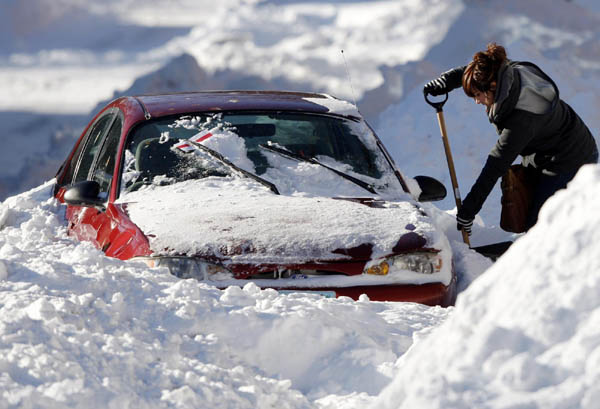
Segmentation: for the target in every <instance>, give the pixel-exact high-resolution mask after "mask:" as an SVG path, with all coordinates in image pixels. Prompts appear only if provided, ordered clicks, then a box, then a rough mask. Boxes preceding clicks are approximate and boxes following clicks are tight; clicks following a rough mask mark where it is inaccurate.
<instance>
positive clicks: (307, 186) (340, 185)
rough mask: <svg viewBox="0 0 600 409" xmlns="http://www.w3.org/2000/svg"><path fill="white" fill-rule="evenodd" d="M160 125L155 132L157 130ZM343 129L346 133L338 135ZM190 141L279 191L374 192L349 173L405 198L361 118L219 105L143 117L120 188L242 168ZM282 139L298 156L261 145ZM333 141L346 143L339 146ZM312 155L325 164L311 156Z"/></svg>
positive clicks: (131, 143) (383, 194) (390, 195)
mask: <svg viewBox="0 0 600 409" xmlns="http://www.w3.org/2000/svg"><path fill="white" fill-rule="evenodd" d="M232 122H233V123H232ZM334 126H335V127H337V128H335V129H333V128H332V127H334ZM338 128H339V129H338ZM276 129H277V131H276ZM276 132H277V134H276ZM342 132H343V134H342ZM158 133H160V137H157V136H155V135H157V134H158ZM342 135H343V136H344V139H342V140H340V141H337V139H336V138H340V137H341V136H342ZM242 136H243V137H242ZM274 141H275V142H274ZM336 141H337V142H336ZM195 144H202V145H203V146H205V147H207V148H209V149H211V150H213V151H215V152H217V153H218V154H220V155H222V156H223V157H224V158H225V159H227V160H228V161H230V162H231V163H233V164H234V165H235V166H237V167H238V168H240V169H243V170H245V171H247V172H250V173H251V174H253V175H255V176H259V178H261V179H264V180H266V181H268V182H270V183H272V184H274V185H275V186H276V187H277V189H278V190H279V192H280V193H282V194H286V195H297V196H328V197H331V196H338V197H365V196H373V193H372V192H369V191H368V189H365V188H364V187H362V186H360V183H359V184H357V183H356V182H353V181H351V180H349V179H352V178H354V179H356V180H358V181H359V182H364V183H363V184H364V185H372V186H373V187H374V189H375V190H376V191H377V194H378V195H379V196H381V197H385V198H388V199H406V198H408V195H406V193H405V192H404V191H403V190H402V187H401V185H400V182H399V181H398V178H397V177H396V175H395V174H394V173H393V171H392V168H391V167H390V165H389V163H388V161H387V160H386V158H385V157H384V154H383V152H382V151H381V150H380V148H379V146H378V145H377V142H376V140H375V138H374V136H373V134H372V132H371V130H370V129H369V128H368V126H367V125H366V124H365V123H364V121H351V120H342V119H339V118H337V119H334V118H328V117H323V116H311V115H306V114H304V115H299V114H294V113H271V114H268V115H266V114H265V115H249V114H237V115H235V114H234V115H229V116H225V117H224V115H223V114H220V113H219V114H211V115H206V116H202V117H201V116H184V117H182V118H180V119H178V120H175V121H174V122H164V121H163V122H154V123H148V124H146V125H143V126H142V127H141V128H140V129H138V130H136V131H135V132H134V135H133V137H132V138H131V139H130V141H129V142H128V148H127V151H126V156H125V166H124V172H123V181H124V183H122V189H123V192H122V193H126V192H128V191H132V190H138V189H140V188H142V189H143V188H144V186H147V185H149V184H154V185H165V184H169V183H175V182H179V181H182V180H187V179H191V178H198V177H206V176H209V175H214V172H212V169H215V168H219V169H218V173H220V174H222V175H229V176H233V175H237V176H239V172H238V173H236V172H232V171H231V169H229V171H227V170H224V169H223V166H224V165H223V162H222V161H219V160H216V159H215V158H214V157H213V158H212V159H211V158H209V157H207V153H206V152H203V151H202V150H200V149H199V148H198V146H195ZM279 144H284V145H282V146H280V147H282V148H283V149H284V150H286V151H290V152H292V153H293V154H295V155H297V156H298V157H297V158H295V159H294V158H290V157H287V156H285V155H281V154H280V153H277V152H272V151H268V150H267V149H264V146H266V145H271V146H279ZM335 144H338V146H343V148H340V147H337V148H336V147H335ZM208 156H210V155H208ZM146 157H150V158H151V159H150V160H148V161H147V162H148V165H145V164H144V161H145V158H146ZM304 158H306V159H308V160H305V159H304ZM336 158H339V159H336ZM313 159H314V160H317V161H318V162H320V163H322V164H323V165H326V166H322V165H320V164H318V163H310V160H313ZM215 161H216V163H215ZM183 162H185V164H183ZM313 162H314V161H313ZM144 167H149V170H148V172H146V173H144V171H143V169H142V168H144ZM226 167H227V166H225V168H226ZM327 167H330V168H333V169H335V170H337V171H339V172H341V173H344V174H346V175H348V176H350V177H344V175H340V174H336V173H334V172H333V171H332V170H331V169H327ZM165 174H166V175H165ZM165 176H166V177H165Z"/></svg>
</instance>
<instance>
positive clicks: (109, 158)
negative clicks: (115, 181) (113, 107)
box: [92, 116, 123, 198]
mask: <svg viewBox="0 0 600 409" xmlns="http://www.w3.org/2000/svg"><path fill="white" fill-rule="evenodd" d="M122 127H123V120H122V119H121V117H120V116H117V118H116V119H115V121H114V122H113V124H112V126H111V127H110V131H108V135H107V136H106V141H105V142H104V145H102V149H101V151H100V155H99V156H98V160H97V162H96V167H95V169H94V171H93V173H92V180H95V181H96V182H98V184H99V185H100V194H101V195H103V197H105V198H108V191H109V189H110V183H111V181H112V178H113V174H114V170H115V162H116V157H117V150H118V148H119V141H120V139H121V129H122Z"/></svg>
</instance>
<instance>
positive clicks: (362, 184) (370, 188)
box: [258, 143, 377, 194]
mask: <svg viewBox="0 0 600 409" xmlns="http://www.w3.org/2000/svg"><path fill="white" fill-rule="evenodd" d="M258 146H259V147H260V148H262V149H265V150H267V151H270V152H275V153H277V154H279V155H281V156H285V157H288V158H291V159H295V160H298V161H304V162H308V163H314V164H315V165H319V166H323V167H324V168H325V169H329V170H330V171H332V172H334V173H336V174H338V175H340V176H341V177H343V178H344V179H347V180H349V181H351V182H352V183H354V184H356V185H358V186H360V187H362V188H363V189H365V190H367V191H368V192H370V193H373V194H377V192H376V191H375V189H374V188H373V186H372V185H370V184H369V183H367V182H364V181H362V180H360V179H357V178H355V177H354V176H350V175H348V174H346V173H344V172H341V171H339V170H337V169H334V168H332V167H331V166H327V165H325V164H323V163H321V162H319V161H318V160H316V159H315V158H307V157H304V156H302V155H299V154H297V153H295V152H292V151H289V150H287V149H285V148H280V147H277V146H273V145H265V144H262V143H261V144H259V145H258Z"/></svg>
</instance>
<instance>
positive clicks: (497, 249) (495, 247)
mask: <svg viewBox="0 0 600 409" xmlns="http://www.w3.org/2000/svg"><path fill="white" fill-rule="evenodd" d="M427 97H428V95H427V94H425V101H427V103H428V104H429V105H431V106H432V107H434V108H435V110H436V112H437V118H438V122H439V124H440V131H441V133H442V140H443V141H444V150H445V151H446V159H447V161H448V170H449V171H450V180H451V181H452V191H453V192H454V200H455V201H456V210H457V211H458V210H460V207H461V205H462V203H461V199H460V191H459V190H458V181H457V179H456V171H455V170H454V161H453V160H452V152H451V151H450V142H449V141H448V134H447V132H446V121H444V110H443V109H442V107H443V106H444V104H445V103H446V101H447V100H448V93H446V97H445V98H444V99H443V100H442V101H438V102H434V101H431V100H429V98H427ZM461 232H462V237H463V241H464V242H465V244H466V245H467V246H469V248H470V249H472V250H475V251H476V252H478V253H479V254H481V255H483V256H485V257H488V258H490V259H492V260H493V261H496V260H497V259H498V257H500V256H501V255H502V254H504V252H505V251H506V250H508V248H509V247H510V245H511V244H512V243H513V242H512V241H503V242H500V243H494V244H488V245H486V246H480V247H471V242H470V241H469V235H468V234H467V232H466V231H465V230H464V229H461Z"/></svg>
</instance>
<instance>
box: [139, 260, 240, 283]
mask: <svg viewBox="0 0 600 409" xmlns="http://www.w3.org/2000/svg"><path fill="white" fill-rule="evenodd" d="M140 259H142V260H143V261H144V262H146V264H147V265H148V266H149V267H166V268H168V269H169V272H170V273H171V274H173V275H174V276H176V277H179V278H195V279H197V280H210V281H220V280H228V279H231V278H233V273H232V272H231V271H229V270H228V269H227V268H225V267H223V266H221V265H218V264H214V263H209V262H206V261H204V260H199V259H197V258H193V257H143V258H140ZM138 260H139V259H138Z"/></svg>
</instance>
